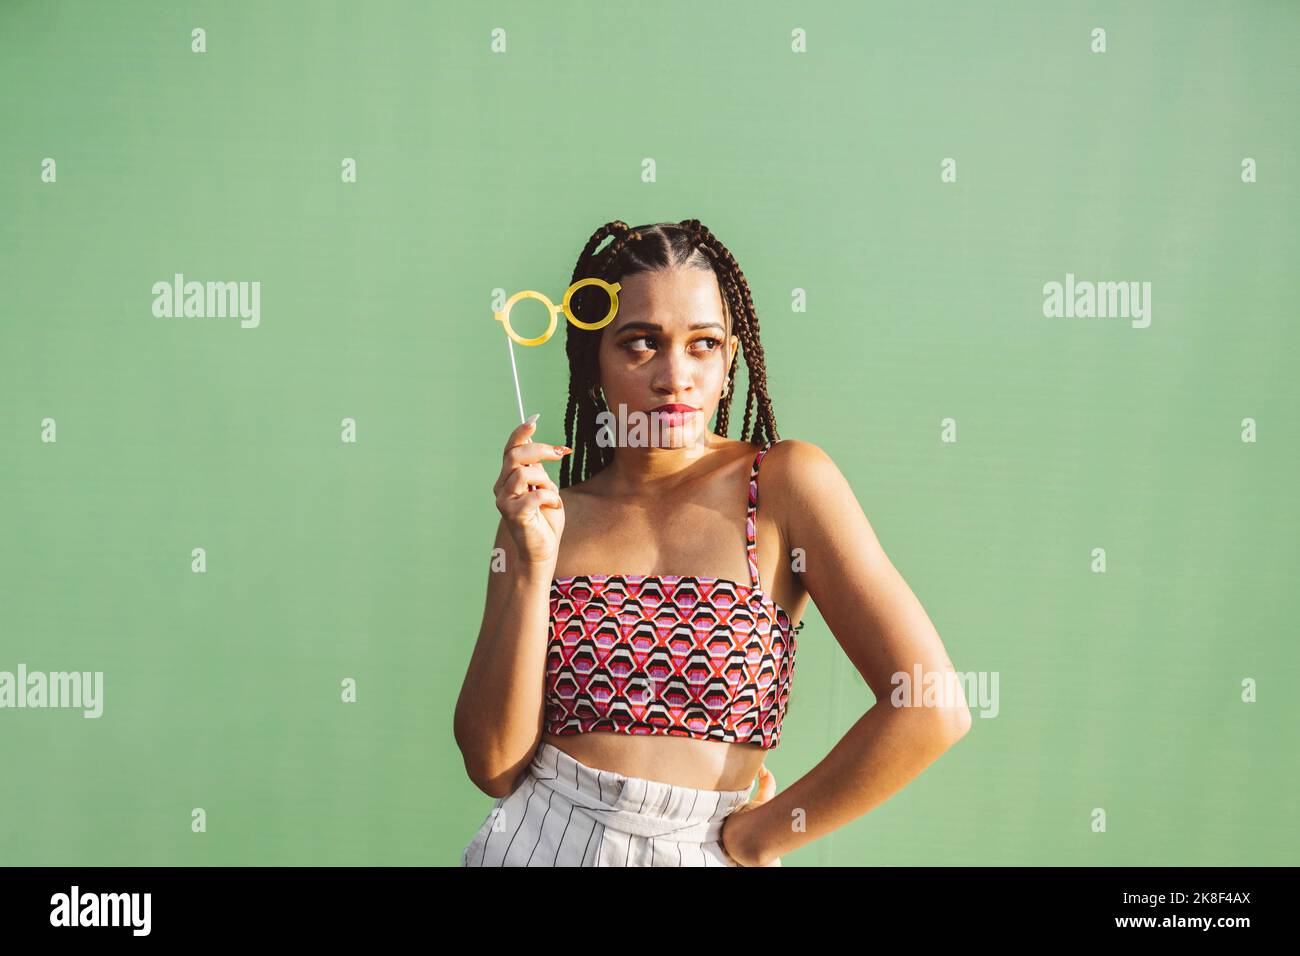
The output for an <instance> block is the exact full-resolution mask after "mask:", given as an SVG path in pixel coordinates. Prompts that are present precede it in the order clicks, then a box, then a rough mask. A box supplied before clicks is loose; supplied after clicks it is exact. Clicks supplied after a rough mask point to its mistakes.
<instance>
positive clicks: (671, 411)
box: [650, 402, 699, 428]
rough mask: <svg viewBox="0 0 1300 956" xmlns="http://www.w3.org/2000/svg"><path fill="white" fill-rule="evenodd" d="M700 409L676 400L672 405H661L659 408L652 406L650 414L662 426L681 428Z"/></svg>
mask: <svg viewBox="0 0 1300 956" xmlns="http://www.w3.org/2000/svg"><path fill="white" fill-rule="evenodd" d="M698 411H699V409H698V408H696V407H695V406H694V405H683V404H681V403H680V402H674V403H673V404H671V405H660V406H659V407H658V408H652V409H650V414H651V415H652V416H654V417H655V419H656V420H657V421H658V422H659V426H660V427H661V428H680V427H681V426H683V425H685V424H686V423H687V422H688V421H689V420H690V418H691V416H692V415H694V414H696V413H697V412H698Z"/></svg>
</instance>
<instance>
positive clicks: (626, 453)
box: [603, 434, 725, 494]
mask: <svg viewBox="0 0 1300 956" xmlns="http://www.w3.org/2000/svg"><path fill="white" fill-rule="evenodd" d="M724 442H725V439H721V438H718V437H717V436H716V435H713V434H705V435H703V436H701V437H700V438H699V440H697V441H696V442H694V443H693V444H690V445H687V446H685V447H682V448H628V447H622V448H616V449H615V450H614V460H613V461H611V462H610V463H609V464H608V465H606V466H605V468H604V469H603V470H604V472H605V474H607V475H608V476H609V477H608V478H607V481H608V482H609V486H610V490H611V491H613V492H614V493H615V494H623V493H630V494H637V493H639V492H644V491H647V490H650V489H663V488H671V487H674V486H676V485H679V484H681V483H683V482H685V481H689V480H690V479H691V478H692V477H693V476H694V475H695V474H696V473H697V472H698V471H699V468H700V465H701V463H702V462H703V461H704V459H706V458H708V457H709V456H710V455H711V454H712V453H713V452H714V451H716V450H717V449H718V448H720V447H721V446H722V444H723V443H724Z"/></svg>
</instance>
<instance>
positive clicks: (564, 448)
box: [555, 445, 573, 455]
mask: <svg viewBox="0 0 1300 956" xmlns="http://www.w3.org/2000/svg"><path fill="white" fill-rule="evenodd" d="M555 450H556V451H558V452H559V453H560V454H561V455H567V454H568V453H569V452H571V451H573V449H572V448H570V447H569V446H568V445H556V446H555Z"/></svg>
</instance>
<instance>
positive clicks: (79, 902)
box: [50, 885, 153, 936]
mask: <svg viewBox="0 0 1300 956" xmlns="http://www.w3.org/2000/svg"><path fill="white" fill-rule="evenodd" d="M152 906H153V899H152V894H150V893H87V894H85V895H84V896H83V895H82V894H81V892H80V888H79V887H77V886H76V885H74V886H73V887H72V892H71V893H55V894H54V895H53V896H51V897H50V907H51V909H50V925H51V926H130V927H131V928H132V929H131V934H132V935H133V936H148V935H149V924H150V919H149V916H150V910H151V909H152Z"/></svg>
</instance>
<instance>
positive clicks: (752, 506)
mask: <svg viewBox="0 0 1300 956" xmlns="http://www.w3.org/2000/svg"><path fill="white" fill-rule="evenodd" d="M771 448H772V442H768V443H767V444H766V445H764V446H763V447H762V448H760V449H759V452H758V454H757V455H755V456H754V467H753V468H751V469H750V470H749V510H748V512H747V513H746V514H745V554H746V556H747V557H748V559H749V582H750V584H752V585H753V586H754V588H755V589H756V590H760V591H761V590H762V583H761V582H760V581H759V579H758V544H757V537H758V466H759V465H761V464H762V463H763V456H764V455H766V454H767V453H768V451H770V450H771Z"/></svg>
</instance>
